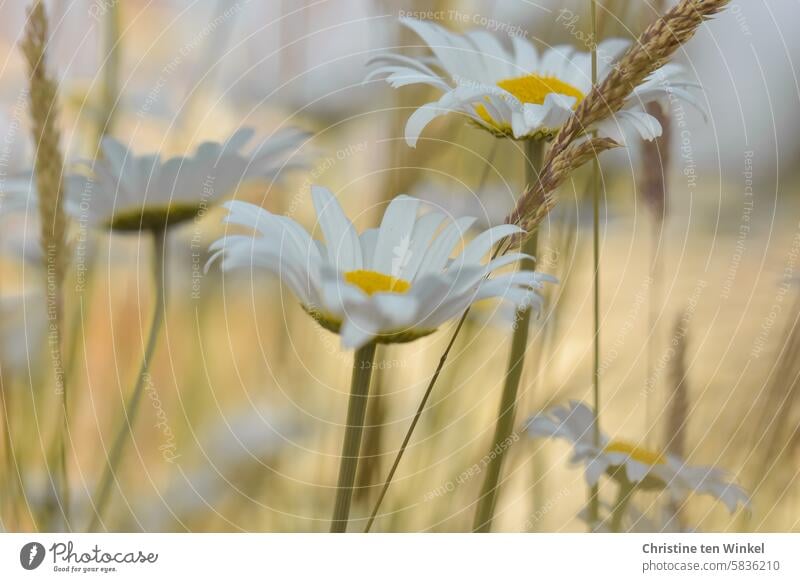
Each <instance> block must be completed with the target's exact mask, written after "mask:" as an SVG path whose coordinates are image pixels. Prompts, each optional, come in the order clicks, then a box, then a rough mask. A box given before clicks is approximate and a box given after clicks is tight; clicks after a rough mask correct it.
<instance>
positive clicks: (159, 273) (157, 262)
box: [88, 229, 166, 532]
mask: <svg viewBox="0 0 800 582" xmlns="http://www.w3.org/2000/svg"><path fill="white" fill-rule="evenodd" d="M152 235H153V280H154V283H155V289H156V300H155V306H154V308H153V321H152V324H151V325H150V335H149V336H148V338H147V344H146V346H145V351H144V355H143V356H142V363H141V366H140V368H139V375H138V376H137V377H136V385H135V386H134V388H133V392H132V393H131V396H130V398H129V399H128V402H127V403H126V404H125V410H123V419H122V421H121V423H120V427H119V430H118V431H117V435H116V437H115V438H114V442H113V444H112V446H111V450H110V451H109V453H108V463H107V464H106V467H105V470H104V471H103V476H102V477H101V479H100V483H99V485H98V486H97V490H96V491H97V492H96V494H95V496H94V515H93V516H92V520H91V522H90V523H89V528H88V531H90V532H91V531H94V530H95V529H96V528H97V526H98V525H99V524H100V522H101V520H102V517H103V512H104V510H105V507H106V505H107V504H108V499H109V495H110V494H111V483H112V481H115V480H116V472H117V468H118V466H119V464H120V462H121V460H122V453H123V452H124V449H125V444H126V443H127V441H128V438H129V437H130V436H131V435H132V432H133V425H134V423H135V422H136V414H137V412H138V410H139V403H140V402H141V400H142V394H143V393H144V387H145V383H146V381H147V378H148V375H149V368H150V363H151V361H152V359H153V354H154V352H155V348H156V343H157V341H158V332H159V330H160V329H161V325H162V324H163V322H164V311H165V304H166V301H165V294H166V289H165V285H166V280H165V279H166V277H165V273H164V263H165V259H166V256H165V255H166V245H165V243H166V231H165V230H161V229H158V230H154V231H153V232H152Z"/></svg>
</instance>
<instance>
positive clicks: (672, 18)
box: [552, 0, 729, 154]
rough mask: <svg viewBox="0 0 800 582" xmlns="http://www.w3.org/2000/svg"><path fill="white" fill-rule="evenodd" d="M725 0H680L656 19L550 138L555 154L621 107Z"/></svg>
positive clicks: (720, 8)
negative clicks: (554, 135)
mask: <svg viewBox="0 0 800 582" xmlns="http://www.w3.org/2000/svg"><path fill="white" fill-rule="evenodd" d="M728 2H729V0H682V1H681V2H679V3H678V4H676V5H675V7H674V8H672V10H670V11H668V12H667V13H665V14H664V15H663V16H662V17H660V18H658V19H656V20H655V21H654V22H653V23H652V24H651V25H650V26H648V27H647V28H646V29H645V30H644V32H643V33H642V34H641V35H640V36H639V38H638V39H637V41H636V42H635V43H634V44H633V45H632V46H631V48H629V49H628V51H627V52H626V53H625V54H624V55H623V56H622V57H621V58H620V59H619V61H617V62H616V63H615V64H614V66H613V67H612V68H611V71H610V72H609V74H608V75H607V76H606V78H605V79H603V81H602V82H600V84H599V85H596V86H595V87H594V88H593V89H592V90H591V91H590V92H589V94H588V95H587V96H586V98H585V99H583V101H581V103H580V105H578V108H577V109H576V110H575V115H573V116H572V117H570V119H569V120H568V121H567V123H566V124H564V127H563V128H561V131H560V132H559V133H558V135H557V136H556V138H555V141H554V142H553V148H552V151H553V152H554V154H558V153H560V152H561V151H563V150H564V149H565V148H566V147H567V145H569V144H570V143H571V142H572V141H573V140H574V139H575V138H576V137H578V136H580V135H581V134H583V133H584V132H585V131H586V129H587V128H588V127H590V126H592V125H594V124H595V123H597V122H598V121H601V120H602V119H605V118H606V117H609V116H611V115H613V114H614V113H616V112H617V111H619V110H620V109H622V106H623V105H624V104H625V100H626V99H627V98H628V97H629V96H630V94H631V93H632V92H633V90H634V89H635V88H636V87H638V86H639V85H640V84H641V83H642V82H643V81H644V80H645V79H647V77H649V76H650V75H651V74H652V73H653V72H655V71H656V69H658V68H660V67H661V66H662V65H664V63H666V61H667V60H668V59H669V58H670V57H671V56H672V55H673V54H674V53H675V51H676V50H678V48H679V47H680V46H681V45H683V44H684V43H686V42H687V41H688V40H689V39H691V38H692V37H693V36H694V33H695V32H697V29H698V28H699V27H700V25H701V24H702V23H703V21H704V20H706V19H707V18H709V17H711V16H713V15H714V14H717V13H718V12H720V11H721V10H722V9H723V8H725V6H726V5H727V4H728Z"/></svg>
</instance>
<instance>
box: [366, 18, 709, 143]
mask: <svg viewBox="0 0 800 582" xmlns="http://www.w3.org/2000/svg"><path fill="white" fill-rule="evenodd" d="M400 22H401V23H402V24H404V25H405V26H407V27H409V28H410V29H411V30H413V31H414V32H415V33H417V35H419V36H420V38H422V40H423V41H424V42H425V44H427V45H428V47H429V48H430V50H431V52H432V53H433V56H432V57H421V58H412V57H407V56H404V55H400V54H394V53H387V54H384V55H380V56H378V57H376V58H375V59H373V60H372V64H373V65H375V67H374V68H373V70H372V71H371V72H370V74H369V76H368V77H367V81H369V80H371V79H374V78H376V77H381V76H383V77H385V79H386V81H387V82H388V83H389V84H390V85H391V86H392V87H395V88H397V87H404V86H406V85H412V84H417V83H422V84H425V85H429V86H431V87H434V88H435V89H438V90H440V91H442V93H443V95H442V96H441V98H440V99H439V100H438V101H435V102H432V103H428V104H426V105H423V106H422V107H420V108H419V109H417V110H416V111H415V112H414V113H413V115H412V116H411V117H410V118H409V120H408V123H407V124H406V131H405V135H406V141H407V142H408V144H409V145H410V146H412V147H413V146H415V145H416V142H417V139H418V138H419V135H420V134H421V133H422V130H423V129H424V128H425V127H426V126H427V125H428V124H429V123H430V122H431V121H432V120H433V119H435V118H436V117H439V116H441V115H445V114H447V113H453V112H457V113H461V114H464V115H466V116H467V117H468V118H469V119H470V120H471V121H473V122H474V123H476V124H477V125H479V126H480V127H482V128H484V129H487V130H489V131H490V132H492V133H493V134H495V135H497V136H502V137H513V138H515V139H549V138H551V137H553V136H554V135H555V134H556V133H557V132H558V130H559V128H560V127H561V126H562V125H563V124H564V123H565V122H566V121H567V119H569V117H570V116H571V115H572V113H573V111H574V110H575V108H576V107H577V105H578V104H579V103H580V102H581V100H582V99H583V98H584V97H586V95H587V94H588V93H589V91H590V90H591V87H592V81H591V80H592V72H591V71H592V65H591V53H584V52H580V51H577V50H575V49H574V48H573V47H570V46H566V45H560V46H554V47H552V48H549V49H547V50H546V51H544V52H543V53H542V54H539V53H538V51H537V50H536V48H535V47H534V46H533V45H532V44H531V43H530V42H529V41H528V40H526V39H524V38H522V37H520V36H512V37H511V42H512V46H513V50H507V49H506V48H505V47H503V45H502V44H501V43H500V42H499V41H498V40H497V39H496V38H495V37H494V36H492V34H490V33H489V32H487V31H485V30H473V31H470V32H467V33H466V34H456V33H453V32H450V31H448V30H447V29H445V28H444V27H442V26H439V25H438V24H434V23H432V22H426V21H422V20H416V19H413V18H405V17H403V18H400ZM629 44H630V43H629V42H628V41H626V40H622V39H609V40H605V41H603V42H601V43H599V45H598V47H597V53H598V78H599V79H600V80H602V79H603V78H604V77H605V75H606V74H607V73H608V72H609V71H611V70H612V67H613V66H614V62H615V60H616V59H617V58H618V57H619V56H620V55H621V54H622V52H623V51H624V50H625V49H626V48H627V47H628V46H629ZM695 86H696V85H695V84H693V83H690V82H688V81H687V80H686V79H685V73H684V70H683V67H681V66H680V65H676V64H667V65H665V66H663V67H661V68H660V69H658V70H657V71H656V72H655V73H654V74H653V75H652V76H651V77H650V78H649V79H648V80H647V81H645V82H644V83H643V84H642V85H640V86H639V87H637V88H636V89H635V90H634V91H633V93H632V94H631V95H630V97H629V98H628V102H627V104H626V106H625V107H624V108H623V109H622V110H621V111H619V112H617V113H616V114H615V116H614V117H613V118H611V119H608V120H606V121H604V122H602V123H601V124H600V126H599V127H598V128H597V129H598V130H599V133H600V134H601V135H605V136H608V137H613V138H616V139H620V138H621V137H622V136H621V133H622V132H623V130H625V129H627V128H630V129H634V130H636V131H637V132H638V134H639V135H640V136H641V137H642V138H643V139H647V140H652V139H654V138H656V137H658V136H659V135H661V125H660V124H659V122H658V120H657V119H656V118H655V117H653V116H652V115H649V114H648V113H647V112H645V111H644V109H643V106H644V104H646V103H648V102H650V101H654V100H656V99H659V98H662V97H667V96H669V95H672V96H673V97H675V98H679V99H683V100H686V101H687V102H689V103H691V104H693V105H695V106H697V102H696V101H695V99H694V97H693V96H692V94H691V93H690V92H689V91H688V90H687V89H689V88H691V87H695Z"/></svg>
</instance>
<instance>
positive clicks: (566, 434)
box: [527, 402, 749, 513]
mask: <svg viewBox="0 0 800 582" xmlns="http://www.w3.org/2000/svg"><path fill="white" fill-rule="evenodd" d="M527 430H528V432H529V433H530V435H531V436H539V437H555V438H561V439H565V440H567V441H569V442H571V443H572V445H573V456H572V462H574V463H583V464H584V465H585V475H586V481H587V483H588V484H589V485H595V484H597V482H598V481H599V480H600V477H601V476H602V475H604V474H606V475H608V476H610V477H612V478H614V479H617V480H623V481H624V482H626V483H630V484H632V485H633V486H634V487H636V488H639V489H652V490H666V491H668V492H669V493H670V495H672V497H673V498H674V499H676V500H679V499H682V498H683V497H685V496H686V495H687V494H688V493H692V492H694V493H703V494H707V495H712V496H713V497H716V498H717V499H719V500H720V501H721V502H722V503H724V504H725V506H726V507H727V508H728V510H729V511H730V512H731V513H733V512H734V511H736V508H737V507H738V506H739V505H740V504H741V505H744V506H747V505H748V504H749V500H748V496H747V494H746V493H745V492H744V490H743V489H742V488H741V487H739V486H738V485H736V484H735V483H733V482H731V481H730V480H729V479H728V478H727V477H726V475H725V473H724V472H722V471H720V470H719V469H716V468H714V467H701V466H692V465H688V464H687V463H686V462H685V461H684V460H683V459H681V458H679V457H677V456H675V455H672V454H669V453H663V452H661V451H657V450H652V449H648V448H645V447H642V446H639V445H638V444H636V443H632V442H629V441H625V440H620V439H609V438H608V437H607V436H606V435H605V434H603V433H601V434H600V439H599V442H598V443H597V444H595V438H594V413H593V412H592V409H591V408H589V407H588V406H586V405H585V404H583V403H581V402H572V403H570V405H569V406H564V407H561V406H556V407H553V408H551V409H550V410H547V411H545V412H543V413H541V414H537V415H535V416H534V417H532V418H531V419H530V420H529V421H528V424H527Z"/></svg>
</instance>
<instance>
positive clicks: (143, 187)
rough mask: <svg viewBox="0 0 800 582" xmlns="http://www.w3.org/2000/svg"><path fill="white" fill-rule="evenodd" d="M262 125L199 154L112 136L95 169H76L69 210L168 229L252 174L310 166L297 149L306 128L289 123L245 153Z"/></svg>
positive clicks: (133, 227)
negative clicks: (149, 148) (155, 149)
mask: <svg viewBox="0 0 800 582" xmlns="http://www.w3.org/2000/svg"><path fill="white" fill-rule="evenodd" d="M254 133H255V132H254V130H253V129H250V128H244V129H240V130H238V131H236V133H234V134H233V135H232V136H231V137H230V138H229V139H228V140H227V141H225V142H224V143H217V142H205V143H203V144H201V145H200V146H198V148H197V150H196V151H195V153H194V154H193V155H191V156H188V157H174V158H171V159H168V160H166V161H163V160H162V159H161V156H160V155H158V154H149V155H142V156H139V155H136V154H134V153H132V152H131V151H130V150H129V149H128V148H126V147H125V146H124V145H122V144H121V143H120V142H118V141H116V140H115V139H112V138H104V139H103V143H102V150H103V156H102V157H101V158H100V159H98V160H97V161H95V162H94V163H93V164H92V166H91V168H90V169H91V175H87V176H79V177H76V180H75V182H76V183H75V184H74V185H72V186H71V187H70V188H69V191H70V196H71V208H70V209H69V210H70V212H71V214H73V215H76V216H79V217H81V218H84V217H85V218H86V219H87V220H88V222H89V223H91V224H93V225H95V226H101V227H106V228H110V229H111V230H118V231H140V230H153V229H163V228H165V227H167V226H171V225H174V224H178V223H181V222H184V221H187V220H191V219H193V218H195V217H196V216H197V215H198V214H201V213H202V212H203V211H204V210H205V209H207V208H208V207H209V206H212V205H214V204H216V203H217V202H219V200H220V199H221V198H222V197H224V196H226V195H228V194H230V193H231V191H233V190H234V189H235V188H236V187H237V186H239V185H240V184H242V183H244V182H246V181H248V180H254V179H261V180H274V179H275V178H277V177H278V176H279V175H280V174H281V173H282V172H284V171H286V170H289V169H293V168H296V167H304V166H305V160H304V159H301V158H300V157H298V156H295V154H296V152H297V150H298V148H299V147H300V146H301V144H302V143H303V142H304V141H305V139H306V137H307V136H306V134H305V133H303V132H301V131H298V130H296V129H287V130H283V131H281V132H279V133H277V134H276V135H275V136H273V137H272V138H271V139H269V140H267V141H265V142H263V143H262V144H261V145H259V146H258V147H256V148H255V149H254V150H253V151H251V152H249V153H244V152H243V151H242V150H243V149H244V147H245V146H246V145H247V143H248V142H249V141H250V140H251V139H252V137H253V135H254Z"/></svg>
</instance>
